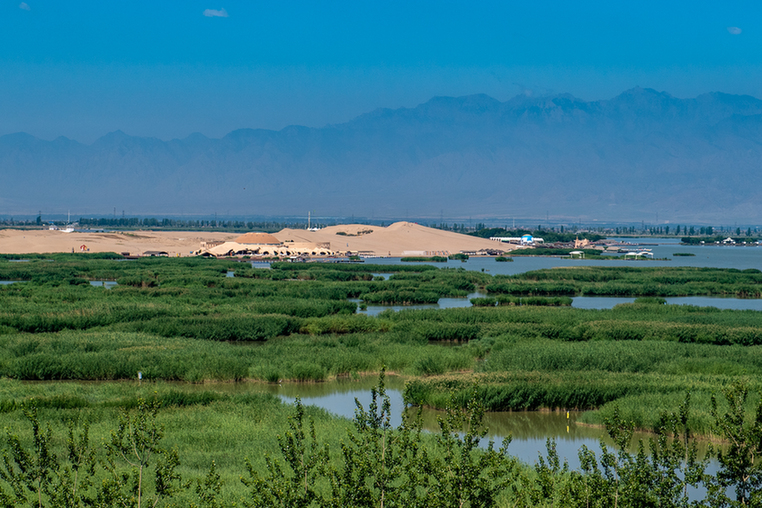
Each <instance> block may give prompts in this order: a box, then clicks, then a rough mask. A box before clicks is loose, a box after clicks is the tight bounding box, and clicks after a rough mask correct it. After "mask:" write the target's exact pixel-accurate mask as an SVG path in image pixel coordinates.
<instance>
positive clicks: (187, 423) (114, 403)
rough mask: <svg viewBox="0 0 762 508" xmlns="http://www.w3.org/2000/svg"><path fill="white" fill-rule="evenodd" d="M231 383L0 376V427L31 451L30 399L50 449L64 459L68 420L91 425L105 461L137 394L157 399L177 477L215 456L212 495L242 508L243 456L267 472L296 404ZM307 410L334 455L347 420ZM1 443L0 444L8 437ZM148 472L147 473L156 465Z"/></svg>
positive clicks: (188, 494) (194, 475) (189, 498)
mask: <svg viewBox="0 0 762 508" xmlns="http://www.w3.org/2000/svg"><path fill="white" fill-rule="evenodd" d="M232 388H233V385H230V386H228V385H225V384H221V385H205V386H203V387H200V388H196V387H193V386H188V385H172V384H165V383H147V382H143V383H142V384H138V383H137V382H128V383H124V382H122V383H99V384H91V383H89V384H80V383H58V384H49V383H46V384H34V383H32V384H30V383H20V382H14V381H7V380H1V381H0V399H1V400H2V401H3V404H2V405H0V425H2V426H3V428H4V429H6V430H7V432H9V433H11V434H16V435H19V437H20V438H21V443H22V445H23V446H27V447H30V448H31V444H32V443H31V426H30V424H29V422H28V421H27V419H26V418H25V417H24V415H23V414H22V408H24V407H30V406H31V405H32V404H34V405H35V406H37V407H38V408H39V411H38V413H39V420H40V421H41V422H42V425H43V426H44V427H46V426H50V428H51V430H52V436H53V440H52V443H51V446H52V450H53V451H54V452H55V453H56V455H57V456H58V457H60V458H61V459H63V460H65V457H66V455H67V453H66V441H65V440H66V437H67V427H68V422H69V421H75V422H77V427H78V428H81V427H82V425H83V424H85V423H87V424H88V425H89V427H90V443H91V444H92V445H93V447H94V448H95V450H96V458H97V459H98V460H103V459H104V458H105V449H104V444H105V443H106V442H107V441H108V440H109V439H110V434H111V432H112V431H114V430H115V429H116V428H117V427H118V424H119V421H118V417H119V412H120V410H122V409H125V408H126V409H131V410H133V411H134V410H135V408H136V407H137V405H138V400H139V399H140V398H143V399H145V400H147V401H157V402H158V403H159V404H160V406H161V409H160V411H159V413H158V415H157V423H158V424H159V425H161V426H163V428H164V435H165V437H164V439H163V440H162V442H161V446H162V447H164V448H166V449H169V450H176V451H177V453H178V456H179V457H180V466H179V467H178V469H177V471H178V472H179V473H180V475H181V477H182V479H183V480H185V481H188V480H193V481H195V480H196V479H202V478H203V477H204V476H205V475H206V474H207V472H208V470H209V467H210V465H211V463H212V461H214V463H215V466H216V469H217V472H218V473H219V474H220V476H221V480H222V482H223V486H222V491H221V494H220V495H219V496H217V502H218V503H220V504H219V506H232V505H234V503H237V504H238V505H240V504H241V502H242V499H244V498H245V496H246V488H245V486H244V485H243V484H242V483H241V481H240V477H241V476H243V475H245V474H246V465H245V460H246V459H247V458H248V459H249V460H251V462H252V463H253V465H254V467H255V468H256V469H257V470H259V471H262V472H264V470H265V461H264V457H265V454H268V453H269V454H273V455H276V454H277V453H278V442H277V439H276V435H277V434H282V433H283V432H284V431H285V430H287V429H288V425H287V418H288V417H289V416H291V415H292V414H293V407H292V406H291V405H288V404H284V403H282V402H281V401H280V399H278V398H277V397H276V396H273V395H269V394H266V393H257V392H252V391H243V390H233V389H232ZM306 412H307V415H306V417H307V418H308V419H310V420H312V421H314V422H315V428H316V433H317V436H318V437H319V438H320V439H321V440H322V441H323V442H326V443H328V444H329V445H331V447H332V448H333V450H335V453H337V454H338V451H339V449H340V447H339V442H340V441H341V440H342V439H345V438H346V433H347V431H348V430H349V428H350V423H349V422H348V421H346V420H343V419H339V418H335V417H332V416H330V415H328V414H327V413H326V412H325V411H323V410H321V409H318V408H313V407H308V408H306ZM44 427H43V428H44ZM2 441H3V446H2V448H5V436H3V439H2ZM125 469H127V468H125ZM96 471H97V474H96V483H95V485H96V486H97V485H98V484H99V482H100V479H102V478H104V477H105V474H104V472H103V471H102V469H101V468H98V469H97V470H96ZM149 471H150V473H151V474H152V473H153V468H151V469H150V470H149ZM147 482H148V486H149V488H148V489H147V492H148V493H151V492H152V489H153V487H152V480H151V477H150V476H147ZM175 502H176V503H178V504H177V505H178V506H189V505H190V503H191V502H195V503H198V502H199V501H198V497H197V496H196V495H195V492H194V488H193V487H191V488H190V489H187V491H182V492H181V493H180V495H179V497H178V498H176V499H175ZM35 506H36V505H35Z"/></svg>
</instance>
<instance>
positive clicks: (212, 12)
mask: <svg viewBox="0 0 762 508" xmlns="http://www.w3.org/2000/svg"><path fill="white" fill-rule="evenodd" d="M204 16H206V17H207V18H227V17H228V11H226V10H225V9H220V10H217V9H205V10H204Z"/></svg>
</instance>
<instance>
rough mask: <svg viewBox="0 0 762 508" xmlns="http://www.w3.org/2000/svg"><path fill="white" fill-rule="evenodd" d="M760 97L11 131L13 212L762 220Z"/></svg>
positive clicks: (488, 101)
mask: <svg viewBox="0 0 762 508" xmlns="http://www.w3.org/2000/svg"><path fill="white" fill-rule="evenodd" d="M761 163H762V101H761V100H759V99H756V98H754V97H750V96H738V95H728V94H723V93H708V94H704V95H700V96H698V97H696V98H693V99H678V98H675V97H672V96H670V95H669V94H667V93H663V92H657V91H654V90H650V89H642V88H635V89H632V90H628V91H626V92H624V93H622V94H620V95H618V96H617V97H614V98H613V99H610V100H603V101H592V102H588V101H583V100H580V99H577V98H575V97H572V96H571V95H556V96H549V97H539V98H538V97H527V96H518V97H515V98H513V99H511V100H509V101H506V102H500V101H498V100H495V99H493V98H491V97H488V96H486V95H472V96H466V97H435V98H433V99H431V100H430V101H428V102H426V103H424V104H421V105H419V106H417V107H415V108H400V109H378V110H376V111H373V112H370V113H367V114H364V115H361V116H359V117H357V118H355V119H353V120H351V121H349V122H347V123H343V124H338V125H329V126H326V127H321V128H307V127H298V126H291V127H286V128H285V129H283V130H280V131H271V130H262V129H240V130H236V131H233V132H231V133H229V134H228V135H226V136H225V137H223V138H222V139H210V138H207V137H205V136H203V135H201V134H193V135H190V136H188V137H187V138H185V139H175V140H171V141H162V140H158V139H153V138H140V137H133V136H129V135H127V134H125V133H123V132H121V131H117V132H112V133H110V134H107V135H105V136H103V137H102V138H100V139H98V140H97V141H95V142H94V143H92V144H90V145H85V144H82V143H78V142H76V141H73V140H70V139H67V138H64V137H60V138H58V139H55V140H53V141H45V140H40V139H38V138H35V137H34V136H31V135H29V134H24V133H17V134H10V135H6V136H2V137H0V174H1V175H2V183H1V184H0V214H10V213H30V214H31V213H35V212H36V211H37V210H43V212H44V213H53V212H56V213H60V212H65V211H66V210H69V209H70V210H72V212H73V213H76V214H79V215H87V214H90V215H109V214H111V213H112V212H113V209H114V208H116V209H117V213H121V211H122V210H127V212H128V213H129V214H180V213H185V214H211V213H214V212H219V213H220V214H226V213H229V214H243V215H296V214H306V212H307V211H308V210H311V211H313V212H315V213H317V214H319V215H347V216H348V215H350V214H355V215H357V216H366V217H384V216H386V217H392V216H393V217H404V216H416V217H425V216H428V217H439V216H440V214H444V216H446V217H455V216H461V217H465V216H473V217H474V218H477V217H506V218H509V217H527V216H534V217H540V216H541V217H544V216H545V215H546V214H548V215H549V216H550V217H551V218H552V217H559V218H561V217H564V218H577V217H580V218H583V219H594V218H596V219H601V220H638V221H639V220H645V221H646V222H654V221H655V220H656V217H657V214H658V219H659V220H660V221H663V220H672V221H689V220H692V221H708V222H713V223H720V222H723V221H739V222H742V223H755V222H759V221H758V220H757V219H758V218H760V217H762V199H761V198H762V185H760V184H761V183H762V172H761V171H760V170H761V169H762V164H761Z"/></svg>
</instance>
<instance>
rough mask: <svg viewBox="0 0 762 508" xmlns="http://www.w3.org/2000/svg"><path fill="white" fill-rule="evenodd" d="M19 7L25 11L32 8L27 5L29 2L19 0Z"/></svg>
mask: <svg viewBox="0 0 762 508" xmlns="http://www.w3.org/2000/svg"><path fill="white" fill-rule="evenodd" d="M19 9H22V10H25V11H31V10H32V8H31V7H29V4H28V3H26V2H21V3H20V4H19Z"/></svg>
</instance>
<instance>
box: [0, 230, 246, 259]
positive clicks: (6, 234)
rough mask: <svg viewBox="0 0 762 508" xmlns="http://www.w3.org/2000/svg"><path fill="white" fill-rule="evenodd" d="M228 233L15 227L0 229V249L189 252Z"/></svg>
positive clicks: (228, 236) (231, 236) (8, 251)
mask: <svg viewBox="0 0 762 508" xmlns="http://www.w3.org/2000/svg"><path fill="white" fill-rule="evenodd" d="M238 236H239V235H238V234H230V233H212V232H210V233H206V232H200V231H129V232H127V231H125V232H118V233H79V232H74V233H64V232H62V231H48V230H33V231H22V230H18V229H4V230H0V253H3V254H27V253H35V252H36V253H53V252H72V249H73V250H74V252H80V247H82V246H83V245H84V246H86V247H87V248H88V249H89V252H129V253H130V254H132V255H140V254H142V253H143V252H145V251H149V250H158V251H166V252H167V253H169V255H170V256H177V255H178V254H179V255H181V256H190V255H191V253H192V252H195V251H197V250H198V249H199V248H200V247H201V243H202V242H209V241H226V240H232V239H234V238H236V237H238Z"/></svg>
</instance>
